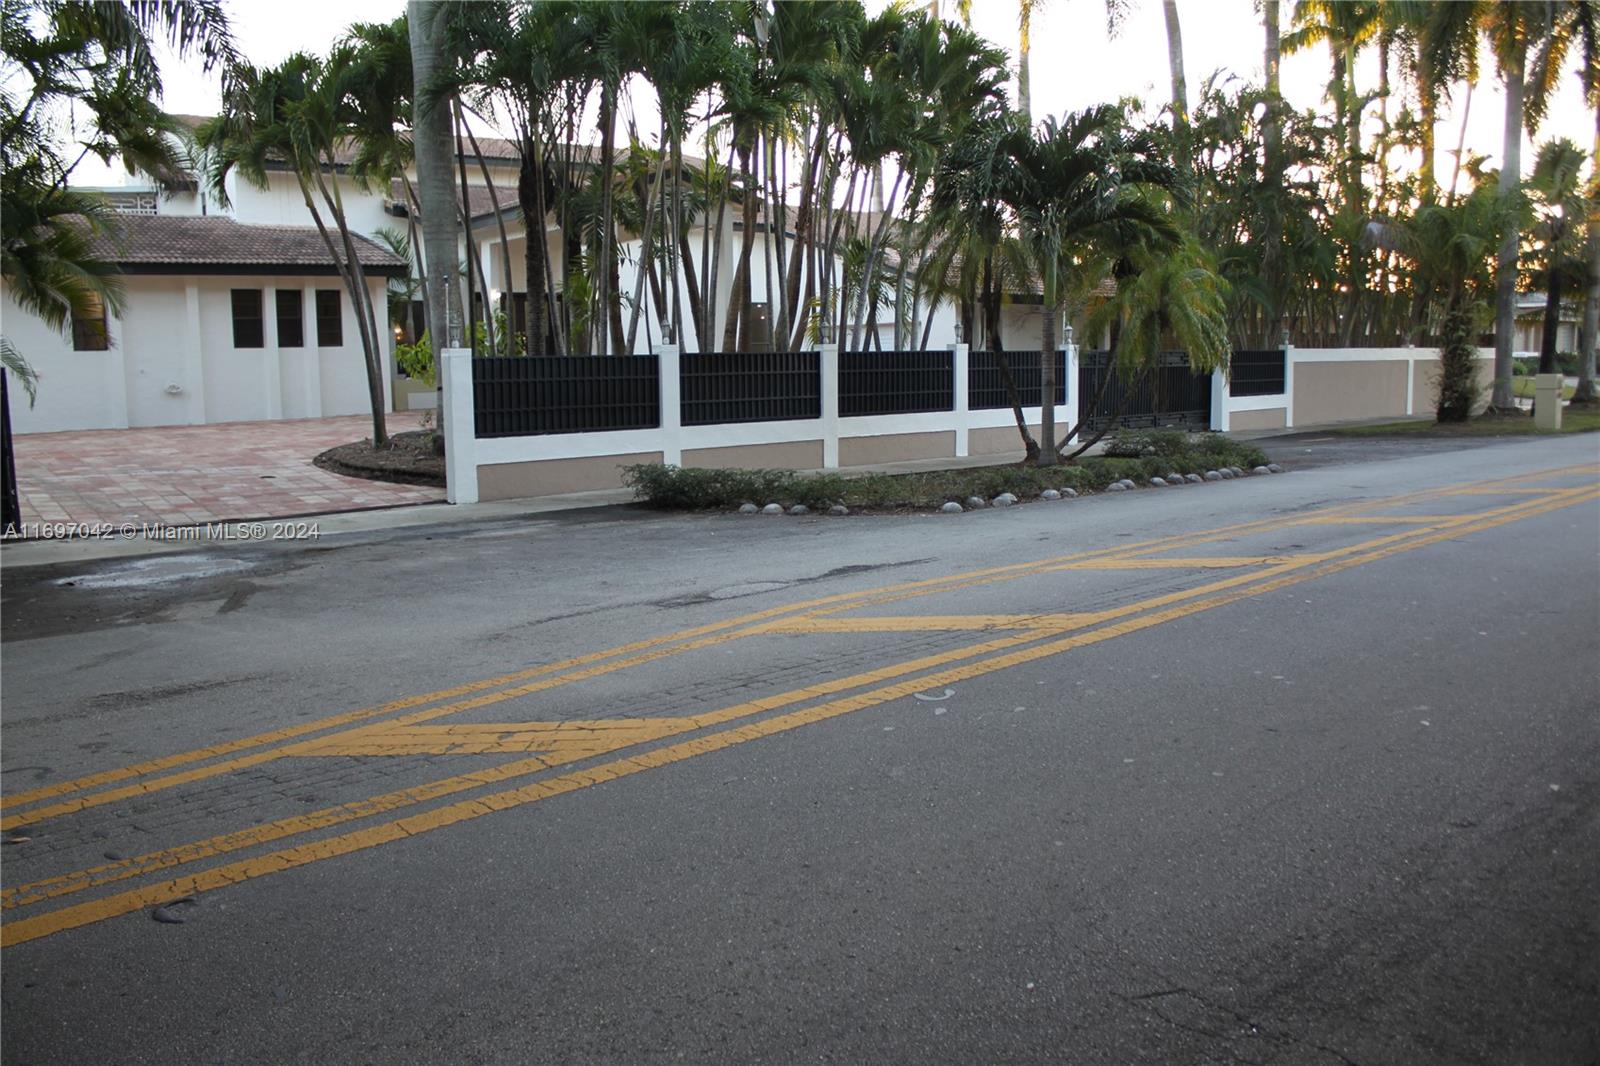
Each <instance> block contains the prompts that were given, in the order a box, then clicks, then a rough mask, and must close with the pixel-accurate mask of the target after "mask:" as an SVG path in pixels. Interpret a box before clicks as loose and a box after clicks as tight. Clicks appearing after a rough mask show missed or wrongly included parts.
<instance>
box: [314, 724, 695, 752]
mask: <svg viewBox="0 0 1600 1066" xmlns="http://www.w3.org/2000/svg"><path fill="white" fill-rule="evenodd" d="M697 728H699V725H698V722H697V721H696V720H695V719H693V718H613V719H610V720H604V719H602V720H598V721H570V722H473V723H471V724H469V725H413V726H403V727H394V726H370V727H368V728H366V729H355V730H351V731H350V732H348V733H340V734H338V735H337V736H332V737H324V738H323V739H321V740H314V741H312V742H311V743H310V744H308V745H306V746H304V747H302V748H300V749H299V751H298V753H297V754H300V755H531V754H533V753H535V752H537V753H539V754H541V755H549V756H554V757H556V758H559V759H562V760H563V761H566V762H572V761H575V760H576V759H586V758H589V757H590V756H592V755H603V754H605V753H606V752H608V751H616V750H617V749H618V748H628V747H632V746H633V745H635V744H643V743H645V742H646V741H650V740H659V739H661V738H662V737H664V736H670V735H671V734H673V733H684V732H687V731H688V730H691V729H697Z"/></svg>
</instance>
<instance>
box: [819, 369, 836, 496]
mask: <svg viewBox="0 0 1600 1066" xmlns="http://www.w3.org/2000/svg"><path fill="white" fill-rule="evenodd" d="M817 352H818V354H819V355H820V356H821V363H822V466H823V469H825V470H836V469H838V467H839V346H838V345H837V344H823V345H819V346H818V347H817Z"/></svg>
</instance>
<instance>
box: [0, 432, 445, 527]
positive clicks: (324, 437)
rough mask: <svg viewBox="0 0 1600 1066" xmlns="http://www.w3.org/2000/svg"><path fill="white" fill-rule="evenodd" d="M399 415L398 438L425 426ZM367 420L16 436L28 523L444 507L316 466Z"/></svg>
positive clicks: (183, 520) (167, 521) (180, 521)
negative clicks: (413, 505)
mask: <svg viewBox="0 0 1600 1066" xmlns="http://www.w3.org/2000/svg"><path fill="white" fill-rule="evenodd" d="M418 419H419V416H418V415H417V414H415V413H406V414H391V415H389V419H388V424H389V432H391V433H398V432H401V431H403V430H408V429H416V428H418ZM371 434H372V422H371V419H370V418H368V417H366V416H363V415H351V416H346V417H341V418H309V419H296V420H292V421H283V422H225V423H219V424H217V425H208V426H160V427H155V428H149V429H102V430H86V431H82V432H71V433H29V434H22V435H19V436H17V437H16V438H14V440H15V444H16V461H17V483H18V487H19V489H20V492H21V496H22V517H23V520H24V521H25V522H28V523H35V522H96V523H99V522H112V523H119V524H120V523H124V522H139V523H151V524H159V525H189V524H192V523H196V522H216V521H221V520H223V519H239V518H283V517H288V516H291V515H307V514H323V513H327V512H331V511H357V510H365V509H367V508H372V507H392V506H395V505H398V504H408V503H430V502H434V501H438V500H443V499H444V490H443V489H436V488H430V487H428V486H425V485H391V484H388V483H386V482H381V481H364V480H361V479H359V478H349V477H342V476H340V475H338V474H332V473H329V472H328V471H326V470H321V469H318V468H317V467H315V466H313V465H311V460H312V457H313V456H315V455H316V454H317V453H319V452H322V451H326V450H327V449H329V448H331V447H333V446H334V445H336V444H347V443H349V442H350V441H354V440H361V439H362V438H364V437H368V436H371Z"/></svg>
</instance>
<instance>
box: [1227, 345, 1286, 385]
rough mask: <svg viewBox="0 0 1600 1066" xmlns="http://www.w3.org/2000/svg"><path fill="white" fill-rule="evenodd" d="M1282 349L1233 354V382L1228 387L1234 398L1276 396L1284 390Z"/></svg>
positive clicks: (1255, 350)
mask: <svg viewBox="0 0 1600 1066" xmlns="http://www.w3.org/2000/svg"><path fill="white" fill-rule="evenodd" d="M1284 358H1285V357H1284V352H1283V349H1282V348H1264V349H1254V350H1245V351H1236V352H1234V353H1233V362H1232V364H1231V365H1232V369H1233V381H1232V382H1231V383H1230V385H1229V387H1228V391H1229V393H1230V394H1232V395H1234V396H1277V395H1279V394H1281V393H1282V392H1283V388H1284V376H1285V375H1284Z"/></svg>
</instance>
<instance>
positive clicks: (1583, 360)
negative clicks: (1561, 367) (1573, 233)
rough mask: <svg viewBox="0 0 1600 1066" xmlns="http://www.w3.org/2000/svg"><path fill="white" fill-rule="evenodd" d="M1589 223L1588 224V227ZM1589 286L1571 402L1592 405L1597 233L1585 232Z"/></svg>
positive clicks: (1599, 301) (1598, 292) (1598, 332)
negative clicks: (1575, 385)
mask: <svg viewBox="0 0 1600 1066" xmlns="http://www.w3.org/2000/svg"><path fill="white" fill-rule="evenodd" d="M1592 226H1593V223H1591V227H1592ZM1588 253H1589V256H1588V258H1589V285H1588V288H1587V289H1586V290H1585V291H1584V294H1583V339H1582V341H1581V342H1580V343H1579V345H1578V387H1577V389H1575V390H1574V391H1573V393H1572V402H1573V403H1574V404H1581V405H1583V406H1593V405H1594V404H1595V402H1596V400H1597V399H1600V398H1597V397H1596V395H1595V387H1594V371H1595V367H1594V363H1595V349H1596V346H1597V343H1600V233H1596V232H1595V230H1594V229H1593V228H1591V229H1590V231H1589V247H1588Z"/></svg>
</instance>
